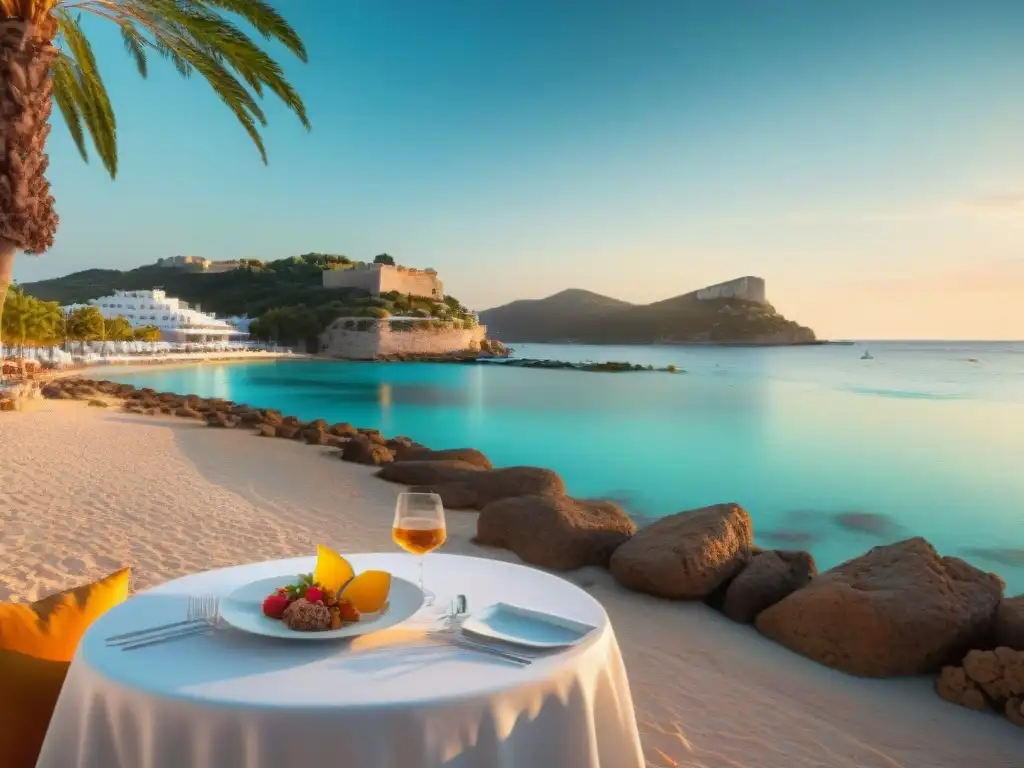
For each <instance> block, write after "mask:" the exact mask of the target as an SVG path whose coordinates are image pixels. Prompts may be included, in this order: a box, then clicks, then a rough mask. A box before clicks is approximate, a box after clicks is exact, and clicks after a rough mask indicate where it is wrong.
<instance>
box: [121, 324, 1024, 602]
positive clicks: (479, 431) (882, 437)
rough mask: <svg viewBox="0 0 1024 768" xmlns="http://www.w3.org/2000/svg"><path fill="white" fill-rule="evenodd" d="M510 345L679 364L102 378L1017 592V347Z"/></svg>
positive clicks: (1023, 564)
mask: <svg viewBox="0 0 1024 768" xmlns="http://www.w3.org/2000/svg"><path fill="white" fill-rule="evenodd" d="M513 346H514V347H515V348H516V354H517V356H520V357H531V358H546V359H558V360H570V361H594V362H599V361H629V362H632V363H640V364H643V365H648V364H651V365H654V366H656V367H658V366H665V365H668V364H674V365H676V366H678V367H679V368H680V369H681V372H679V373H676V374H669V373H647V372H644V373H586V372H579V371H571V370H529V369H523V368H514V367H501V366H500V365H494V364H490V365H459V364H429V363H388V364H382V363H355V362H324V361H281V362H258V363H252V364H231V365H217V364H204V365H201V366H194V367H189V368H178V369H169V370H160V369H154V370H152V371H145V372H142V373H138V374H130V375H129V374H127V373H126V374H120V375H119V374H117V372H116V371H113V370H112V371H111V374H110V375H111V376H113V377H114V378H116V379H117V380H119V381H125V382H129V383H132V384H135V385H137V386H149V387H153V388H155V389H157V390H167V391H173V392H178V393H182V394H185V393H195V394H198V395H202V396H205V397H221V398H225V399H230V400H234V401H237V402H244V403H248V404H250V405H259V406H263V407H270V408H278V409H280V410H282V411H283V412H284V413H286V414H290V415H295V416H298V417H299V418H301V419H313V418H323V419H326V420H327V421H328V422H336V421H348V422H351V423H352V424H355V425H356V426H359V427H373V428H377V429H380V430H381V431H382V432H384V433H385V434H386V435H407V436H409V437H411V438H413V439H414V440H418V441H420V442H423V443H425V444H427V445H429V446H431V447H434V448H455V447H463V446H470V447H474V448H479V449H480V450H482V451H484V452H485V453H486V454H487V455H488V456H490V457H491V459H492V461H493V462H494V463H495V465H497V466H509V465H517V464H518V465H522V464H530V465H536V466H542V467H550V468H552V469H555V470H557V471H558V472H559V473H561V475H562V476H563V477H564V478H565V481H566V484H567V486H568V488H569V492H570V493H572V494H574V495H576V496H580V497H585V498H591V497H594V498H597V497H601V498H613V499H615V500H617V501H619V502H620V503H622V504H623V505H624V506H625V507H626V509H627V510H628V511H630V512H631V513H633V514H634V515H636V516H638V517H639V518H643V519H649V518H652V517H660V516H663V515H668V514H672V513H674V512H677V511H680V510H684V509H691V508H693V507H699V506H703V505H706V504H714V503H717V502H730V501H732V502H738V503H739V504H742V505H743V506H744V507H746V508H747V509H748V510H749V511H750V513H751V515H752V516H753V519H754V531H755V538H756V539H757V541H758V543H759V544H761V545H762V546H768V547H777V548H800V549H809V550H810V551H811V552H813V554H814V555H815V557H816V559H817V561H818V564H819V567H821V568H827V567H830V566H832V565H835V564H836V563H839V562H841V561H843V560H845V559H848V558H850V557H853V556H856V555H858V554H861V553H862V552H864V551H865V550H866V549H868V548H870V547H871V546H874V545H876V544H881V543H885V542H890V541H896V540H898V539H900V538H904V537H906V536H911V535H920V536H924V537H926V538H928V539H929V540H930V541H931V542H932V543H933V544H935V546H936V547H938V549H939V550H940V551H941V552H942V553H944V554H951V555H960V556H963V557H966V558H967V559H969V560H971V561H972V562H974V563H976V564H977V565H979V566H981V567H984V568H986V569H989V570H994V571H995V572H997V573H999V574H1000V575H1001V576H1002V577H1003V578H1004V579H1006V581H1007V582H1008V584H1009V587H1010V592H1011V593H1012V592H1014V591H1016V592H1020V591H1024V343H1010V342H990V343H989V342H970V343H952V342H885V343H883V342H876V343H869V344H866V345H865V344H858V345H856V346H820V347H789V348H721V347H669V346H641V347H598V346H587V345H560V346H556V345H541V344H524V345H515V344H513ZM865 350H868V351H870V354H871V355H872V359H861V357H862V355H863V353H864V351H865Z"/></svg>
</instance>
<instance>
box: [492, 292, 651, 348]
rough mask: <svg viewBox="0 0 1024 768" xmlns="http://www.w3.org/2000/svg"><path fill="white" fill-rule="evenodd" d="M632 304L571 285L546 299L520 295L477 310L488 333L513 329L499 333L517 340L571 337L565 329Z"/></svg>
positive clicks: (594, 319)
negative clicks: (501, 304) (502, 302)
mask: <svg viewBox="0 0 1024 768" xmlns="http://www.w3.org/2000/svg"><path fill="white" fill-rule="evenodd" d="M632 306H633V305H632V304H629V303H627V302H625V301H619V300H618V299H613V298H610V297H608V296H602V295H600V294H598V293H591V292H590V291H583V290H579V289H576V288H570V289H569V290H566V291H562V292H561V293H556V294H555V295H554V296H548V297H547V298H546V299H522V300H520V301H513V302H512V303H511V304H505V305H504V306H501V307H495V308H494V309H488V310H486V311H485V312H482V313H480V321H481V322H482V323H483V324H484V325H486V326H487V329H488V333H489V334H490V335H491V336H494V335H495V328H498V329H509V330H510V331H513V332H510V333H504V332H503V331H498V333H500V334H501V337H502V338H506V339H515V340H516V341H540V340H541V339H544V340H556V339H558V340H565V339H567V338H572V337H571V336H565V335H563V333H562V332H563V331H564V330H565V329H570V328H575V327H577V326H579V325H581V324H583V325H585V324H587V323H589V322H592V321H593V322H597V321H600V320H601V319H602V318H605V317H607V316H609V315H610V314H612V313H614V312H616V311H618V310H621V309H625V308H627V307H632ZM485 317H486V318H487V319H486V320H485V319H484V318H485Z"/></svg>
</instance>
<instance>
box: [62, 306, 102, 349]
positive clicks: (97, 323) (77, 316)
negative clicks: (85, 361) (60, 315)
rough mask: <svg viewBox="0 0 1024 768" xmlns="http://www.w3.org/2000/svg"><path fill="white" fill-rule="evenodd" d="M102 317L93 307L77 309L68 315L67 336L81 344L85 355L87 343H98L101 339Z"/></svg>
mask: <svg viewBox="0 0 1024 768" xmlns="http://www.w3.org/2000/svg"><path fill="white" fill-rule="evenodd" d="M103 330H104V326H103V315H102V314H100V311H99V310H98V309H97V308H96V307H93V306H85V307H79V308H78V309H75V310H72V312H71V313H70V314H69V315H68V324H67V336H68V338H69V339H71V340H72V341H79V342H81V344H82V353H83V354H84V353H85V343H86V342H87V341H99V340H100V339H101V338H103Z"/></svg>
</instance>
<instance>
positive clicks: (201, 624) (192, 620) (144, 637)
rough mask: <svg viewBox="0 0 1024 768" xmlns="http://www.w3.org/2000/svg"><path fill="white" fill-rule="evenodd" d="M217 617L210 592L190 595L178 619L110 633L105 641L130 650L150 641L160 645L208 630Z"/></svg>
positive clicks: (217, 604)
mask: <svg viewBox="0 0 1024 768" xmlns="http://www.w3.org/2000/svg"><path fill="white" fill-rule="evenodd" d="M219 619H220V600H219V599H218V598H216V597H214V596H213V595H199V596H190V597H189V599H188V608H187V610H186V612H185V618H184V619H183V620H182V621H172V622H171V623H169V624H157V625H156V626H152V627H146V628H145V629H137V630H134V631H132V632H124V633H122V634H119V635H112V636H111V637H108V638H107V639H106V643H107V646H108V647H111V648H120V649H121V650H122V651H134V650H136V649H137V648H147V647H149V646H151V645H160V644H161V643H168V642H171V641H174V640H180V639H182V638H185V637H192V636H193V635H201V634H205V633H207V632H212V631H213V630H214V629H216V628H217V622H218V620H219Z"/></svg>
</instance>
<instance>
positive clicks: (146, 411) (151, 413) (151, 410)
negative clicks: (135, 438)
mask: <svg viewBox="0 0 1024 768" xmlns="http://www.w3.org/2000/svg"><path fill="white" fill-rule="evenodd" d="M142 413H144V414H146V415H147V416H156V415H157V413H158V411H157V409H156V408H144V409H143V410H142Z"/></svg>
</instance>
